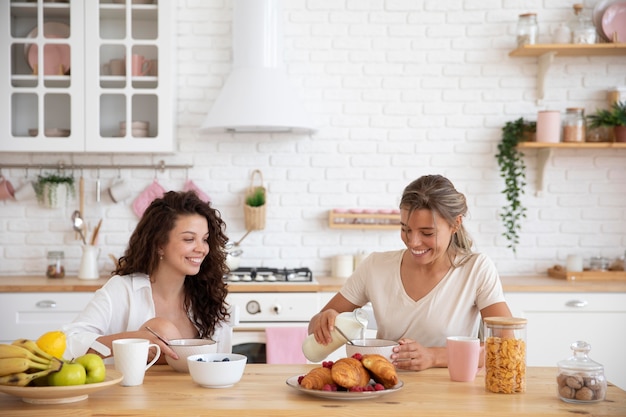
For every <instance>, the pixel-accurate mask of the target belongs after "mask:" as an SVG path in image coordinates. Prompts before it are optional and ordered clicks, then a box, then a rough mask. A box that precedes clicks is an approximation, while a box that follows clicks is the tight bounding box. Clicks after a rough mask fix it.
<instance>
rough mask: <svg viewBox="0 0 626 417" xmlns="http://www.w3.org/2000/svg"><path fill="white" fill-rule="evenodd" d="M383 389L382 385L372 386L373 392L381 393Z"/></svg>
mask: <svg viewBox="0 0 626 417" xmlns="http://www.w3.org/2000/svg"><path fill="white" fill-rule="evenodd" d="M384 389H385V387H383V384H376V385H374V390H375V391H382V390H384Z"/></svg>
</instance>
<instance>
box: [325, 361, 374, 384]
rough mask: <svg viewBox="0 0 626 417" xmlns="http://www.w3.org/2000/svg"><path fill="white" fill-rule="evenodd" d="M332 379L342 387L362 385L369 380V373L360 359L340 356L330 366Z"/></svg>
mask: <svg viewBox="0 0 626 417" xmlns="http://www.w3.org/2000/svg"><path fill="white" fill-rule="evenodd" d="M331 374H332V377H333V381H335V383H336V384H337V385H341V386H342V387H344V388H348V389H349V388H352V387H364V386H366V385H367V384H369V382H370V374H369V373H368V372H367V369H365V368H364V367H363V364H361V361H359V360H358V359H354V358H342V359H339V360H338V361H337V362H335V363H334V364H333V367H332V368H331Z"/></svg>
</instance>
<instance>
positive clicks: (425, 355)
mask: <svg viewBox="0 0 626 417" xmlns="http://www.w3.org/2000/svg"><path fill="white" fill-rule="evenodd" d="M398 344H399V345H400V346H398V347H397V348H394V353H393V354H392V355H391V359H392V361H393V364H394V365H395V366H396V368H398V369H404V370H411V371H422V370H424V369H428V368H433V367H435V366H437V364H438V360H437V353H438V351H439V349H438V348H427V347H424V346H422V345H420V344H419V343H417V342H416V341H414V340H411V339H404V338H403V339H400V340H399V341H398ZM444 353H445V348H444Z"/></svg>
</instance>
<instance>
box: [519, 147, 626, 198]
mask: <svg viewBox="0 0 626 417" xmlns="http://www.w3.org/2000/svg"><path fill="white" fill-rule="evenodd" d="M517 148H518V149H537V152H538V153H537V184H536V190H537V192H536V194H537V195H541V194H543V189H544V178H545V173H546V165H547V164H548V160H549V159H550V157H551V156H552V151H553V149H626V142H583V143H571V142H558V143H549V142H520V143H518V144H517Z"/></svg>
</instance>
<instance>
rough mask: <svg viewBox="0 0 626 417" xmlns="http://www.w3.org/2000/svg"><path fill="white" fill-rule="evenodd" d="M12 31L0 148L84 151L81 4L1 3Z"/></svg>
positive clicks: (6, 41)
mask: <svg viewBox="0 0 626 417" xmlns="http://www.w3.org/2000/svg"><path fill="white" fill-rule="evenodd" d="M0 7H2V8H3V10H2V16H3V17H4V18H5V19H6V18H7V17H8V21H5V22H4V23H5V24H6V25H7V26H6V27H8V30H9V34H10V36H9V37H3V39H2V41H1V42H2V50H3V51H4V52H5V56H8V60H6V61H5V62H4V63H3V64H1V65H0V67H1V69H0V75H1V76H0V79H2V80H9V85H5V86H4V87H3V89H4V91H5V93H3V94H2V99H1V100H2V105H1V110H2V114H1V115H0V118H1V119H0V120H3V121H4V122H3V123H1V124H2V129H3V133H4V134H3V137H2V139H0V150H16V151H20V150H22V151H74V150H80V149H82V145H83V136H84V134H83V126H84V98H83V97H84V96H83V87H84V78H83V74H84V69H83V65H82V63H83V49H84V48H83V36H82V34H83V19H82V16H83V9H82V1H72V2H69V1H68V2H54V3H52V2H48V1H44V0H31V1H15V0H10V1H6V2H2V5H1V6H0Z"/></svg>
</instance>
